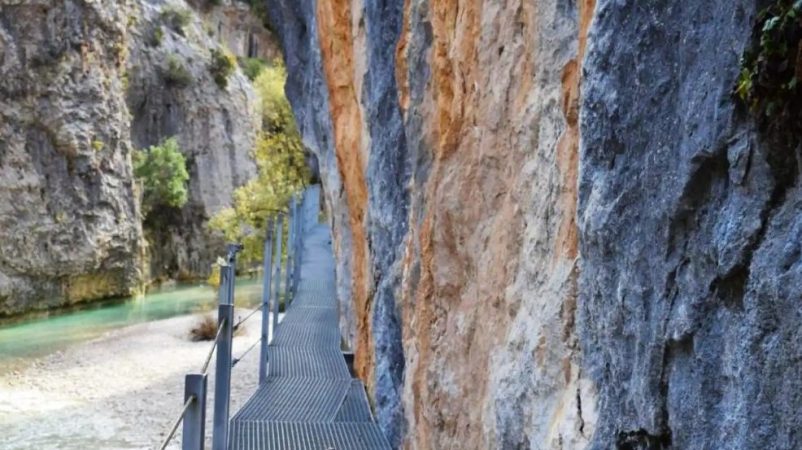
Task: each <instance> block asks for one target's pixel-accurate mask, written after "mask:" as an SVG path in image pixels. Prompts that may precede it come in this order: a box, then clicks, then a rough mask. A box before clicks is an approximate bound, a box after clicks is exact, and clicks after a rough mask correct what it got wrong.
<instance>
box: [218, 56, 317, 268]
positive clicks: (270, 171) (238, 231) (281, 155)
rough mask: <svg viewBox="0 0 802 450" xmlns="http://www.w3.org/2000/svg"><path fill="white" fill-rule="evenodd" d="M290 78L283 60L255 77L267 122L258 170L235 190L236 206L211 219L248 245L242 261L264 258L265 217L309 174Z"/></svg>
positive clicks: (261, 138) (260, 138) (281, 205)
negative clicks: (289, 98)
mask: <svg viewBox="0 0 802 450" xmlns="http://www.w3.org/2000/svg"><path fill="white" fill-rule="evenodd" d="M285 79H286V72H285V71H284V68H283V67H282V66H277V67H268V68H266V69H265V70H264V71H263V72H262V73H261V74H260V75H259V77H258V78H257V79H256V81H255V83H254V86H255V87H256V92H257V94H258V96H259V98H260V103H261V109H262V128H263V130H262V132H261V133H260V134H259V136H258V138H257V140H256V145H255V147H254V149H253V157H254V159H255V160H256V163H257V166H258V175H257V176H256V177H255V178H253V179H252V180H251V181H249V182H248V183H247V184H245V185H244V186H242V187H241V188H239V189H237V190H236V191H235V192H234V206H233V207H232V208H227V209H224V210H222V211H220V212H219V213H218V214H217V215H215V216H214V217H213V218H212V220H211V221H210V222H209V226H210V228H212V229H214V230H218V231H221V232H222V233H223V234H224V235H225V237H226V239H227V240H230V241H238V242H242V243H243V244H244V245H245V248H244V250H243V252H242V254H241V255H240V258H239V260H240V261H241V262H242V263H243V264H250V263H253V262H256V261H260V260H261V259H262V253H263V248H262V239H264V228H265V220H266V219H267V218H268V217H269V216H272V215H274V214H275V213H276V212H277V211H283V210H286V208H287V205H288V203H289V200H290V198H291V197H292V195H293V194H294V193H296V192H298V191H300V190H301V189H302V188H303V187H304V185H306V183H307V182H308V179H309V170H308V168H307V165H306V159H305V158H304V150H303V144H302V143H301V137H300V135H299V134H298V129H297V127H296V126H295V121H294V119H293V116H292V110H291V109H290V105H289V102H287V98H286V97H285V96H284V80H285ZM285 236H286V233H285Z"/></svg>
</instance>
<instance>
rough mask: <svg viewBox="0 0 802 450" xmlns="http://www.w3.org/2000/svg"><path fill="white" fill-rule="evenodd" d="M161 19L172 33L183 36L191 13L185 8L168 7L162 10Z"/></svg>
mask: <svg viewBox="0 0 802 450" xmlns="http://www.w3.org/2000/svg"><path fill="white" fill-rule="evenodd" d="M161 17H162V20H164V22H165V23H166V24H167V26H169V27H170V28H171V29H172V30H173V31H175V32H176V33H178V34H180V35H181V36H184V34H185V33H186V31H185V29H186V27H187V25H189V22H190V21H191V20H192V13H191V12H190V11H189V10H188V9H186V8H178V7H175V6H168V7H166V8H164V9H163V10H162V13H161Z"/></svg>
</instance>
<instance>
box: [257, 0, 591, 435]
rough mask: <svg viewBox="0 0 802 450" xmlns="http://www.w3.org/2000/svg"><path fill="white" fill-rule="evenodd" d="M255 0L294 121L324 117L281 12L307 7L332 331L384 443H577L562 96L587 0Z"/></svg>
mask: <svg viewBox="0 0 802 450" xmlns="http://www.w3.org/2000/svg"><path fill="white" fill-rule="evenodd" d="M272 1H273V2H274V3H278V4H279V5H280V6H281V8H283V9H282V14H284V16H283V17H282V20H283V21H284V22H283V24H285V25H284V26H285V30H284V45H285V56H286V57H287V58H288V68H289V72H290V83H289V85H288V86H289V88H288V92H289V93H290V99H291V101H293V104H294V107H295V108H296V115H297V116H298V117H299V118H300V119H301V120H300V122H301V124H302V128H304V121H307V122H310V123H313V124H314V123H321V122H324V121H325V120H324V119H322V118H321V117H319V116H315V115H316V114H318V115H319V114H321V111H320V110H319V109H315V108H318V106H319V105H317V104H316V103H315V102H316V101H318V100H319V97H320V96H319V95H318V96H313V95H312V94H310V92H311V91H309V89H308V87H309V86H314V82H315V78H314V77H315V76H316V75H315V73H314V70H315V64H314V62H315V60H314V58H313V57H314V56H316V55H315V51H314V50H304V51H306V52H308V53H309V54H310V55H312V57H310V59H308V60H302V61H300V62H293V59H292V58H293V54H292V52H293V51H298V50H297V49H303V48H304V46H305V45H307V43H308V41H304V40H303V39H301V38H306V34H304V33H303V32H298V30H301V31H304V30H305V28H304V27H303V26H298V25H297V24H296V23H295V22H293V21H292V20H297V21H299V22H301V23H302V24H304V25H308V24H312V23H313V22H314V31H315V33H316V35H317V36H316V37H314V36H313V37H312V40H311V42H312V43H313V44H314V42H315V41H314V39H317V41H316V42H317V44H318V46H319V57H320V72H321V77H322V79H323V83H324V86H325V95H327V101H328V103H327V105H326V111H327V112H328V119H329V120H330V127H331V132H330V136H331V150H327V148H326V145H325V144H326V142H325V139H321V138H320V136H316V137H315V139H316V140H315V143H316V144H319V143H321V142H322V144H321V145H319V146H318V148H317V149H316V151H317V152H318V153H319V154H320V158H321V159H324V160H325V158H326V157H327V155H328V153H326V152H328V151H330V154H332V155H334V157H336V164H335V166H336V168H335V170H336V172H337V174H336V175H337V178H338V179H339V180H341V186H342V187H341V188H339V187H337V186H333V187H332V188H329V187H326V190H327V196H326V198H327V201H328V202H329V203H330V206H331V207H332V208H333V209H334V210H335V212H336V210H337V209H338V208H339V209H344V210H345V211H340V215H341V216H343V217H347V223H343V222H342V221H339V222H338V220H337V217H340V216H338V215H337V214H334V216H335V218H334V219H333V225H334V236H335V241H336V242H335V244H336V245H335V248H336V251H337V258H338V260H339V261H342V262H347V264H346V263H343V264H341V265H339V266H338V267H340V268H341V270H340V272H338V278H339V282H340V283H347V284H348V285H349V290H350V291H351V295H350V298H341V299H340V301H341V303H342V304H343V305H352V306H353V311H352V312H349V313H348V314H346V315H345V317H344V319H345V321H346V322H350V323H346V324H344V326H343V327H342V328H343V329H344V330H346V333H345V335H346V336H345V337H346V341H348V343H349V344H350V345H351V346H352V347H353V348H354V349H355V351H356V361H357V363H356V365H357V370H358V373H359V375H360V377H361V378H363V379H364V381H365V382H366V384H367V386H368V390H369V392H370V394H371V397H372V399H373V402H374V406H375V408H376V415H377V420H378V422H379V424H380V425H381V426H382V428H383V430H385V432H386V434H387V435H388V438H389V439H390V441H391V442H392V443H393V444H394V445H397V446H402V447H404V448H410V449H421V450H428V449H440V448H544V449H545V448H555V449H557V448H559V449H568V448H582V447H584V446H585V445H586V444H587V443H588V442H589V440H590V438H591V436H592V433H593V430H594V423H595V402H596V401H595V392H594V387H593V385H592V383H590V382H589V381H588V380H587V379H586V377H585V376H584V375H583V373H582V371H581V370H580V365H579V360H580V357H581V354H580V350H579V348H578V344H577V336H576V333H575V319H574V315H575V311H576V309H577V284H576V283H577V275H578V270H579V269H578V267H577V266H578V264H577V255H578V250H577V249H578V244H577V230H576V205H577V176H578V145H579V130H578V117H579V111H578V102H579V98H580V92H579V84H580V73H581V60H582V54H583V52H584V47H585V44H584V42H585V38H586V36H587V29H588V27H589V24H590V18H591V16H592V11H593V8H594V4H593V0H576V1H575V2H563V1H557V0H542V1H535V0H523V1H512V2H506V3H502V4H497V3H494V2H485V1H482V0H403V1H401V0H399V1H394V2H391V1H380V0H317V1H316V2H312V1H311V0H301V1H300V3H298V4H297V5H296V6H292V5H290V4H289V3H287V2H283V1H282V0H272ZM305 8H311V9H313V10H314V17H309V16H308V15H307V14H308V11H306V10H305ZM293 14H295V16H292V15H293ZM288 16H289V19H292V20H289V19H288ZM293 33H294V34H293ZM388 36H389V38H388ZM292 39H296V40H295V41H292ZM385 39H390V45H389V47H392V48H388V45H387V42H386V41H385ZM288 42H289V43H288ZM288 52H289V53H288ZM388 55H389V56H388ZM305 56H309V55H305ZM388 57H389V59H390V61H391V62H392V64H387V60H386V58H388ZM310 61H311V62H310ZM293 70H295V72H293ZM294 77H295V78H294ZM302 87H303V88H302ZM315 120H316V121H317V122H314V121H315ZM395 121H397V122H398V125H399V127H400V129H401V133H400V134H399V135H397V134H395V133H396V130H395V129H394V128H393V126H392V125H393V124H395ZM324 125H325V124H324ZM311 128H312V126H311V125H307V126H306V129H307V131H306V132H305V138H306V139H307V141H309V140H312V139H311V137H314V136H312V132H311V131H309V130H310V129H311ZM322 128H323V129H325V126H323V127H322ZM324 166H325V163H324ZM324 181H325V178H324ZM324 184H325V183H324ZM393 202H395V203H393ZM385 203H392V204H391V205H389V206H388V204H385ZM394 233H395V234H394ZM397 233H401V235H400V238H398V239H396V237H397ZM348 235H350V236H351V237H352V239H350V240H348V239H345V238H338V236H348ZM388 235H389V236H390V237H388ZM347 291H348V290H344V291H340V292H341V294H342V292H347ZM388 298H389V301H388ZM396 329H397V334H398V335H397V336H396V335H395V334H394V333H395V331H394V330H396ZM349 330H351V331H349ZM351 334H353V336H351ZM388 336H389V337H388Z"/></svg>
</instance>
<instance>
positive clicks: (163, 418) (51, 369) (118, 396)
mask: <svg viewBox="0 0 802 450" xmlns="http://www.w3.org/2000/svg"><path fill="white" fill-rule="evenodd" d="M248 312H249V311H248V310H240V309H238V310H237V316H238V317H245V316H246V315H247V314H248ZM202 316H203V315H202V314H198V315H188V316H181V317H175V318H172V319H167V320H161V321H155V322H149V323H144V324H138V325H133V326H130V327H126V328H122V329H118V330H115V331H112V332H109V333H107V334H106V335H104V336H102V337H101V338H98V339H95V340H92V341H89V342H86V343H82V344H79V345H76V346H74V347H71V348H69V349H67V350H65V351H62V352H58V353H54V354H51V355H48V356H46V357H43V358H39V359H36V360H33V361H32V362H31V363H30V364H28V365H27V366H24V367H19V368H16V369H15V370H13V371H9V372H7V373H4V374H2V375H0V448H1V449H4V450H5V449H7V450H22V449H26V450H28V449H31V450H32V449H36V450H42V449H61V450H72V449H75V450H79V449H81V450H86V449H152V448H155V447H157V446H158V444H159V443H160V442H161V440H162V438H163V436H164V434H165V433H166V432H167V431H168V428H169V427H170V424H171V423H172V421H173V420H174V419H175V417H176V416H177V414H178V413H179V411H180V410H181V407H182V405H183V392H184V386H183V383H184V375H185V374H186V373H189V372H197V371H199V370H200V368H201V366H202V364H203V362H204V358H205V357H206V354H207V352H208V351H209V348H210V345H211V343H210V342H192V341H190V339H189V330H190V328H192V327H193V325H194V324H195V323H196V322H197V321H198V320H199V319H200V318H201V317H202ZM260 322H261V321H260V314H255V315H254V316H253V317H252V318H250V319H249V320H248V321H247V323H246V324H245V325H244V330H243V331H242V332H240V333H239V334H238V335H237V336H236V337H235V338H234V351H233V353H234V356H235V357H238V356H239V355H241V354H242V353H243V352H244V351H245V350H246V349H247V348H248V347H250V346H251V345H252V344H253V343H254V342H255V341H256V340H258V339H259V334H260V327H261V324H260ZM258 355H259V346H258V345H257V346H256V347H255V348H254V349H253V350H251V351H250V352H249V353H248V354H247V355H246V356H245V358H244V359H243V360H242V361H241V362H239V363H238V364H237V366H236V367H235V368H234V369H233V374H232V380H233V381H232V398H231V411H232V412H234V411H237V410H238V409H239V408H240V406H241V405H242V404H243V403H244V402H245V401H246V400H247V399H248V397H249V396H250V395H251V394H252V393H253V391H254V390H255V389H256V385H257V378H258ZM208 390H209V403H208V404H207V407H208V409H207V423H208V424H207V438H208V437H209V436H210V435H211V419H212V408H211V406H212V399H213V393H214V360H213V361H212V364H211V370H210V378H209V386H208ZM179 434H180V428H179ZM179 437H180V436H179ZM207 440H208V439H207ZM178 442H179V441H178V440H175V441H174V442H173V445H172V446H171V447H170V448H179V447H180V446H179V445H178Z"/></svg>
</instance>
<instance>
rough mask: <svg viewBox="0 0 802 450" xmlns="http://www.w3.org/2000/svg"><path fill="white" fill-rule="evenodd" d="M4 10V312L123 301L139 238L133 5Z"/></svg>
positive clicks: (0, 145)
mask: <svg viewBox="0 0 802 450" xmlns="http://www.w3.org/2000/svg"><path fill="white" fill-rule="evenodd" d="M11 3H14V4H10V3H9V2H3V3H2V4H0V80H2V81H1V82H0V315H4V314H14V313H19V312H22V311H26V310H28V309H31V308H32V307H34V308H39V309H43V308H48V307H53V306H57V305H63V304H70V303H76V302H80V301H86V300H92V299H97V298H103V297H109V296H120V295H127V294H129V293H130V292H131V291H132V290H133V289H135V288H136V287H137V285H138V284H139V283H140V282H141V279H142V273H141V271H140V270H139V269H138V267H139V266H140V241H141V237H142V229H141V226H140V222H139V207H138V205H137V202H136V201H135V198H136V197H137V194H136V189H135V186H134V181H133V176H132V171H131V150H132V148H131V144H130V141H129V139H128V135H129V121H130V117H129V115H128V112H127V109H126V107H125V96H124V87H123V79H122V78H123V77H122V75H123V71H124V67H125V64H126V42H127V39H128V31H127V28H128V26H127V19H128V14H129V11H130V7H131V4H130V3H129V2H114V4H113V5H105V6H104V5H101V4H99V3H98V2H89V1H82V0H74V1H73V0H65V1H60V2H55V3H54V2H48V1H38V2H37V1H34V2H11Z"/></svg>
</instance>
